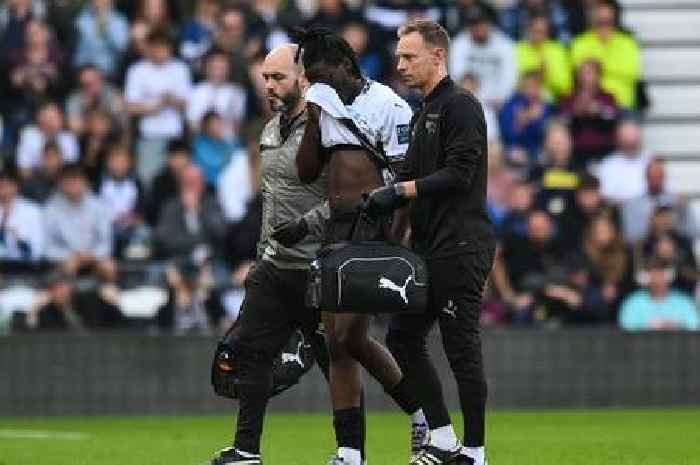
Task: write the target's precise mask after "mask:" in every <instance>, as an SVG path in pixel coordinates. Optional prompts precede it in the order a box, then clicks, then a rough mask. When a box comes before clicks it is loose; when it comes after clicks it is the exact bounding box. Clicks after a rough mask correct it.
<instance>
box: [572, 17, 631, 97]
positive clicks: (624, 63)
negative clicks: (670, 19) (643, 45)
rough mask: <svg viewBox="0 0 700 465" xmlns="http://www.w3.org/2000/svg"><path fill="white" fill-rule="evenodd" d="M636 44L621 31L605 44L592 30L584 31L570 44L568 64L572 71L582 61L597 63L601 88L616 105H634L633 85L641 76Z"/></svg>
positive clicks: (615, 33)
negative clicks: (601, 72)
mask: <svg viewBox="0 0 700 465" xmlns="http://www.w3.org/2000/svg"><path fill="white" fill-rule="evenodd" d="M639 55H640V54H639V46H638V45H637V42H636V41H635V40H634V39H633V38H632V37H631V36H630V35H629V34H625V33H624V32H620V31H616V32H614V33H613V35H612V36H611V37H610V39H609V40H608V41H607V42H603V41H602V40H600V38H599V37H598V35H597V34H595V33H594V32H593V31H588V32H585V33H583V34H581V35H579V36H578V37H576V38H575V39H574V41H573V42H572V43H571V62H572V63H573V65H574V67H575V68H578V66H579V65H580V64H581V63H583V62H584V61H587V60H590V59H594V60H598V61H599V62H600V63H601V64H602V66H603V76H602V83H601V84H602V87H603V89H605V90H607V91H608V92H610V93H611V94H613V95H614V96H615V100H617V103H618V105H620V106H621V107H625V108H631V107H633V106H634V104H635V85H636V83H637V80H638V79H639V75H640V56H639Z"/></svg>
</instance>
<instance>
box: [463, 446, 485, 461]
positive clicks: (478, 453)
mask: <svg viewBox="0 0 700 465" xmlns="http://www.w3.org/2000/svg"><path fill="white" fill-rule="evenodd" d="M462 449H463V450H464V452H466V453H467V455H468V456H469V458H472V459H474V465H484V458H485V457H484V455H485V453H484V447H483V446H482V447H463V448H462Z"/></svg>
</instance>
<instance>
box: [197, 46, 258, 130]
mask: <svg viewBox="0 0 700 465" xmlns="http://www.w3.org/2000/svg"><path fill="white" fill-rule="evenodd" d="M230 72H231V62H230V59H229V57H228V55H227V54H226V53H224V52H221V51H218V50H214V51H212V52H209V54H208V55H207V57H206V65H205V75H206V77H205V80H204V81H202V82H200V83H199V84H197V85H196V86H194V88H193V89H192V93H191V95H190V99H189V105H188V106H187V122H188V124H189V126H190V131H191V132H192V133H193V134H194V133H196V132H198V131H199V129H200V126H201V124H202V118H203V117H204V115H205V114H207V113H208V112H209V111H215V112H216V113H218V114H219V116H221V120H222V122H223V126H224V127H223V129H224V137H225V138H226V140H227V141H228V142H233V141H234V140H235V139H236V138H237V137H238V130H239V128H240V127H241V123H242V122H243V118H244V117H245V110H246V103H247V99H248V97H247V94H246V91H245V89H244V88H243V87H241V86H239V85H236V84H232V83H231V82H229V75H230Z"/></svg>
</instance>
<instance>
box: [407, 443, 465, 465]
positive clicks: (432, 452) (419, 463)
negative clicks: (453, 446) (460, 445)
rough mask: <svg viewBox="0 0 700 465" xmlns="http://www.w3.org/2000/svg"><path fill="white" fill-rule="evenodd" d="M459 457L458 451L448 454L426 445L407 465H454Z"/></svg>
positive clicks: (445, 451) (448, 452)
mask: <svg viewBox="0 0 700 465" xmlns="http://www.w3.org/2000/svg"><path fill="white" fill-rule="evenodd" d="M459 456H460V449H457V450H455V451H452V452H450V451H447V450H442V449H438V448H437V447H435V446H430V445H428V446H425V447H424V448H423V449H422V450H421V451H420V452H419V453H418V454H416V455H415V456H414V457H413V458H412V459H411V462H410V463H409V465H456V464H457V462H456V460H457V458H458V457H459Z"/></svg>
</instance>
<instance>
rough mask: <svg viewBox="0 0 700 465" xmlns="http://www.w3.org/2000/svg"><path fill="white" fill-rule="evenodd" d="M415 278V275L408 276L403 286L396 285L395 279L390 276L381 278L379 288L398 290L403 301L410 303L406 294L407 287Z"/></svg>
mask: <svg viewBox="0 0 700 465" xmlns="http://www.w3.org/2000/svg"><path fill="white" fill-rule="evenodd" d="M412 279H413V276H409V277H408V278H406V283H405V284H404V285H403V287H402V286H398V285H396V284H395V283H394V282H393V281H391V280H390V279H388V278H385V277H383V276H382V277H381V278H379V289H389V290H390V291H394V292H398V293H399V295H400V296H401V298H402V299H403V301H404V302H405V303H406V305H408V297H407V296H406V287H408V283H409V282H410V281H411V280H412Z"/></svg>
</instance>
